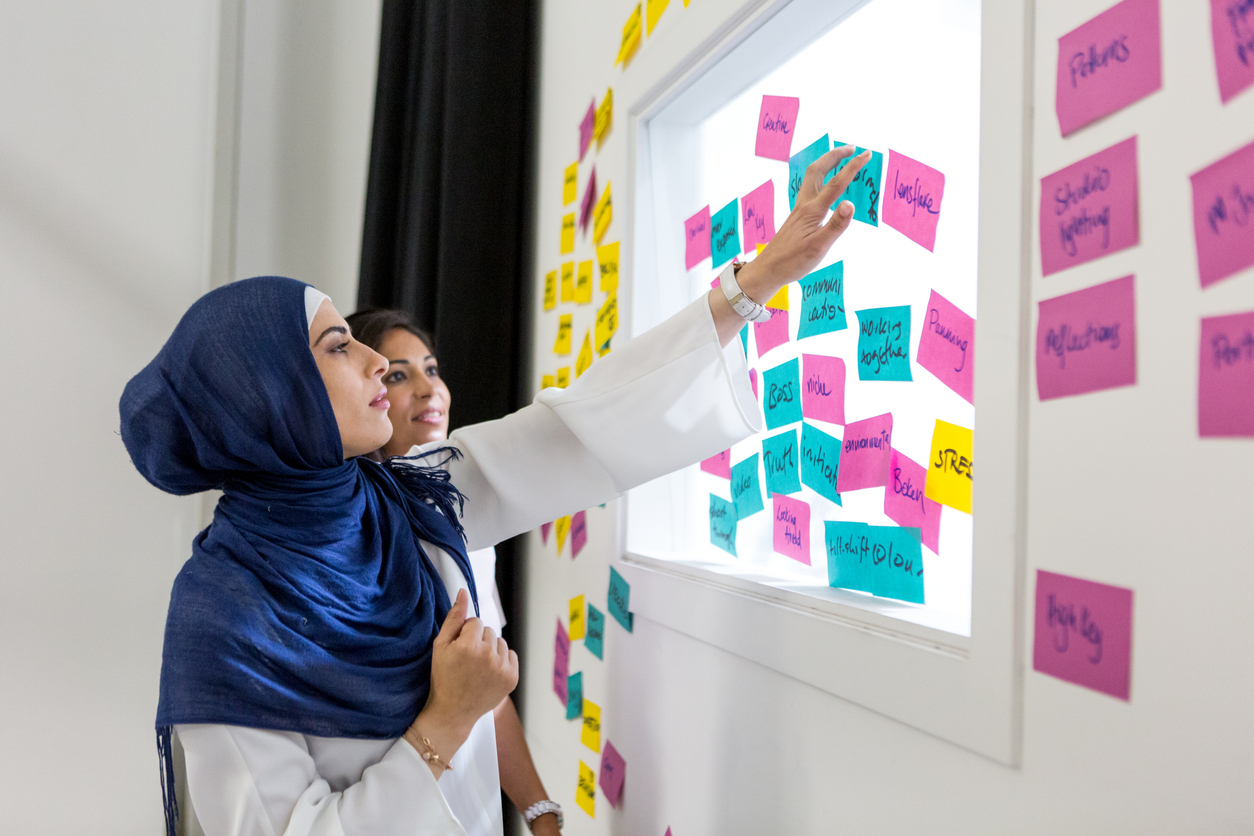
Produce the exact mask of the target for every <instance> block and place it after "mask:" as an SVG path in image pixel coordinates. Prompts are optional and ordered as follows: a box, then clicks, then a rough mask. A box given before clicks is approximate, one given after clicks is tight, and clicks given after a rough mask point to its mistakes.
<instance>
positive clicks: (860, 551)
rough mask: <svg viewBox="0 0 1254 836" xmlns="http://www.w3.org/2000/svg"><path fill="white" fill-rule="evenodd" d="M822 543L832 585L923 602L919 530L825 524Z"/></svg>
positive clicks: (862, 524)
mask: <svg viewBox="0 0 1254 836" xmlns="http://www.w3.org/2000/svg"><path fill="white" fill-rule="evenodd" d="M823 540H824V546H825V550H826V553H827V582H828V585H829V586H833V587H837V588H839V589H856V590H859V591H861V592H869V593H871V594H872V595H878V596H880V597H882V598H896V599H897V600H900V601H910V602H911V603H915V604H922V603H924V593H923V552H922V551H921V550H920V547H919V537H918V531H917V530H915V529H911V528H898V527H897V526H895V525H867V524H866V523H860V522H830V521H825V522H824V523H823Z"/></svg>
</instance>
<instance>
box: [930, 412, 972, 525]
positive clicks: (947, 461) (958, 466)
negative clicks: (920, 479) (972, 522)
mask: <svg viewBox="0 0 1254 836" xmlns="http://www.w3.org/2000/svg"><path fill="white" fill-rule="evenodd" d="M974 447H975V440H974V434H973V433H972V432H971V430H969V429H967V428H966V427H959V426H958V425H957V424H950V423H949V422H947V421H941V420H937V422H936V429H935V430H934V431H933V432H932V457H931V459H930V461H929V462H928V471H927V484H926V485H925V486H924V489H923V495H924V496H926V497H927V498H928V499H931V500H933V501H935V502H939V503H940V504H941V505H948V506H949V507H950V508H956V509H958V510H959V511H962V512H964V513H967V514H970V513H971V481H972V479H973V478H974V477H973V475H972V472H971V469H972V461H973V458H974V456H973V453H972V450H973V448H974Z"/></svg>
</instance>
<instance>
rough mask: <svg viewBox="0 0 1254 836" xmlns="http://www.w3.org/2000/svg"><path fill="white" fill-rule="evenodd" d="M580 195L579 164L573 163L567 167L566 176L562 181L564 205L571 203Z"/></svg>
mask: <svg viewBox="0 0 1254 836" xmlns="http://www.w3.org/2000/svg"><path fill="white" fill-rule="evenodd" d="M578 193H579V163H578V162H573V163H571V164H570V165H568V166H567V167H566V175H565V178H564V179H563V180H562V203H563V204H566V203H570V202H571V201H572V200H574V199H575V196H576V195H577V194H578Z"/></svg>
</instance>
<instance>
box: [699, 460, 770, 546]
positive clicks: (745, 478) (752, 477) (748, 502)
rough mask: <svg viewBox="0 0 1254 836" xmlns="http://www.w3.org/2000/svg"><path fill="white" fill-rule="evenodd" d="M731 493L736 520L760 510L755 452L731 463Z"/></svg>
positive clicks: (760, 501)
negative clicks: (735, 462)
mask: <svg viewBox="0 0 1254 836" xmlns="http://www.w3.org/2000/svg"><path fill="white" fill-rule="evenodd" d="M731 495H732V502H733V503H735V505H736V519H737V520H743V519H744V518H745V517H750V516H753V515H754V514H756V513H757V512H759V511H761V510H762V508H763V505H762V488H761V486H760V485H759V484H758V454H757V453H754V454H753V455H752V456H750V457H749V458H747V459H745V460H744V461H742V462H740V463H738V464H735V465H732V469H731ZM711 508H713V506H711ZM711 519H713V511H711ZM711 536H713V535H711Z"/></svg>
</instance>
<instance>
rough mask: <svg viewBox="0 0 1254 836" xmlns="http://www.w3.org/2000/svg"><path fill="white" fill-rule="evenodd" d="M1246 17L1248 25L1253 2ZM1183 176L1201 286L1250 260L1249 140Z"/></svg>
mask: <svg viewBox="0 0 1254 836" xmlns="http://www.w3.org/2000/svg"><path fill="white" fill-rule="evenodd" d="M1250 17H1251V20H1250V26H1251V28H1254V5H1251V7H1250ZM1250 61H1251V63H1254V52H1252V53H1251V54H1250ZM1189 179H1190V180H1191V181H1192V182H1193V237H1194V239H1195V240H1196V241H1197V272H1198V276H1199V277H1200V278H1201V281H1202V287H1206V286H1207V285H1209V284H1210V283H1212V282H1217V281H1219V280H1220V279H1222V278H1226V277H1228V276H1231V275H1233V274H1234V273H1237V272H1239V271H1241V270H1244V269H1245V268H1247V267H1249V266H1250V265H1252V264H1254V224H1252V223H1251V221H1252V220H1254V142H1251V143H1250V144H1249V145H1246V146H1245V147H1243V148H1240V149H1238V150H1236V151H1234V152H1233V153H1231V154H1229V155H1228V156H1226V157H1224V158H1223V159H1222V160H1220V161H1219V162H1217V163H1214V164H1213V165H1209V166H1207V167H1206V168H1204V169H1202V170H1201V171H1199V172H1198V173H1197V174H1194V175H1193V176H1192V177H1190V178H1189Z"/></svg>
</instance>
